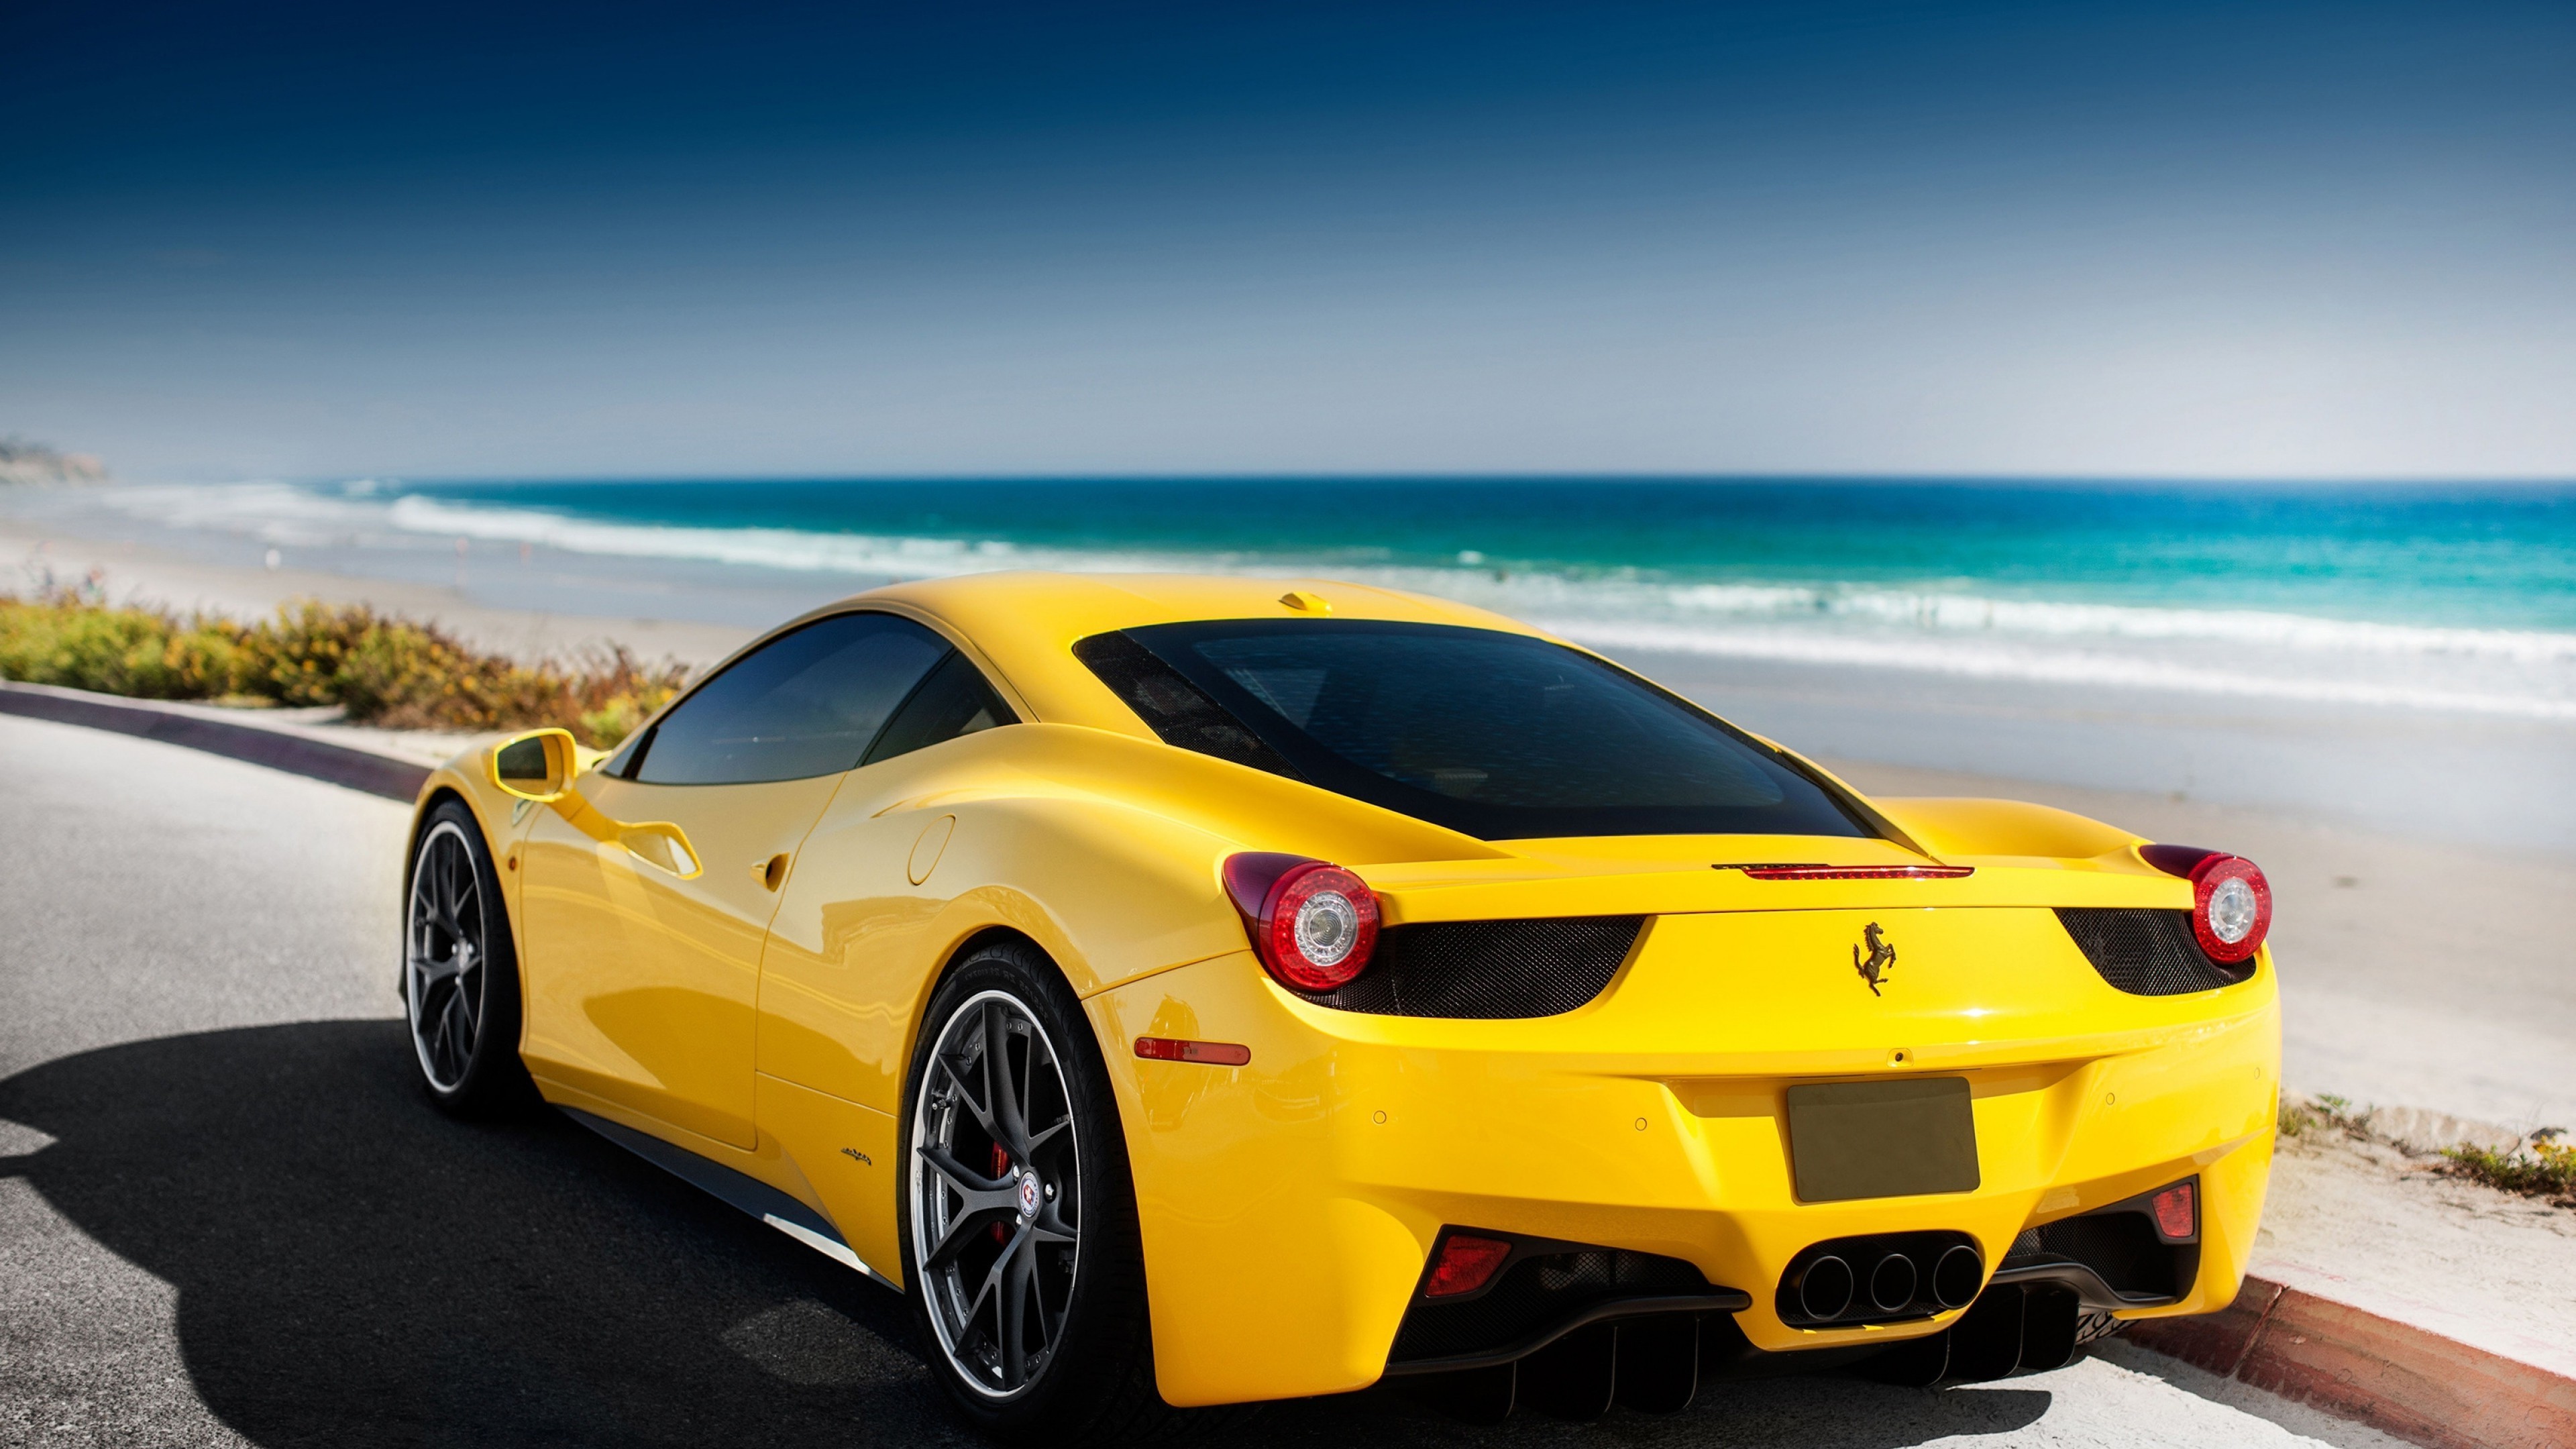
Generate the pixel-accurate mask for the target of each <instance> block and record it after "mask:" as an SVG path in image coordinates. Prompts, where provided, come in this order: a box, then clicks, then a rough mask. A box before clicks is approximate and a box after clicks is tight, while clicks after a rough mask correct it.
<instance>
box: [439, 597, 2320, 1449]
mask: <svg viewBox="0 0 2576 1449" xmlns="http://www.w3.org/2000/svg"><path fill="white" fill-rule="evenodd" d="M1281 590H1282V584H1280V583H1279V582H1275V581H1274V582H1270V583H1261V582H1258V581H1254V580H1247V579H1240V578H1190V577H1177V576H1135V577H1105V576H1066V575H1048V574H1026V573H1023V574H991V575H985V576H981V577H974V578H960V579H948V580H942V581H937V582H929V583H914V584H904V585H899V586H896V587H891V588H885V589H880V590H877V591H875V592H872V593H866V594H861V595H858V596H857V597H855V598H851V599H848V600H845V601H843V602H842V603H839V604H835V605H833V606H831V607H829V608H826V609H822V610H819V611H817V612H815V613H813V614H810V615H807V616H806V617H804V618H801V619H798V620H796V621H795V622H793V623H791V624H788V625H786V626H784V627H782V628H780V629H777V630H775V631H773V632H771V633H769V634H768V635H766V636H764V637H762V638H761V639H760V640H758V641H757V642H755V643H753V644H751V645H750V646H748V647H747V648H745V649H743V650H742V651H741V652H739V653H738V654H736V655H734V656H733V657H732V658H731V659H730V660H728V661H726V662H725V663H724V664H723V665H722V666H721V667H719V668H717V669H715V670H714V671H712V672H711V673H709V674H708V675H707V676H706V677H705V678H704V679H703V680H702V681H701V682H699V683H698V684H697V685H696V686H695V687H694V688H692V689H691V690H689V691H688V692H687V693H685V694H683V695H682V696H681V697H679V698H678V699H677V700H676V701H675V702H673V703H672V704H671V705H670V706H669V707H667V708H666V709H664V710H663V711H662V712H661V713H660V714H659V715H658V716H656V717H655V718H654V720H653V721H652V722H651V723H650V724H648V725H647V726H646V727H645V728H644V729H642V730H641V731H639V732H637V733H636V734H635V735H634V736H633V737H632V738H631V739H630V740H629V741H628V742H627V743H626V744H625V745H624V746H623V747H621V748H620V749H618V750H617V751H616V752H615V753H613V754H610V755H608V756H607V757H605V758H604V759H593V758H592V757H590V756H589V755H588V754H587V753H586V752H581V751H577V750H576V749H575V748H574V743H573V740H572V738H571V737H570V736H569V735H566V734H564V733H563V732H561V731H539V732H536V733H533V734H530V735H525V736H521V737H518V738H516V739H514V740H510V741H505V742H503V743H502V744H500V745H498V746H496V747H494V748H492V749H488V750H480V751H475V752H472V753H469V754H466V755H463V756H460V757H458V758H457V759H456V760H454V761H452V762H450V763H449V764H448V765H446V766H445V767H443V768H441V769H440V770H439V771H438V772H437V773H436V774H435V775H433V776H432V777H431V779H430V781H429V782H428V784H427V785H426V786H425V787H424V789H423V791H422V794H421V797H420V805H419V812H418V816H417V820H416V823H415V825H414V834H413V843H412V848H411V855H410V859H411V862H412V864H411V867H410V870H409V872H408V874H407V879H406V884H405V890H406V895H407V900H408V906H407V910H406V913H405V926H404V932H405V934H404V950H403V992H404V996H405V999H406V1001H407V1002H408V1006H409V1012H410V1019H411V1028H412V1039H413V1043H414V1045H415V1047H416V1055H417V1057H418V1063H419V1069H420V1074H421V1077H422V1080H423V1081H424V1082H425V1083H426V1086H427V1090H428V1093H429V1095H430V1096H431V1098H433V1099H434V1100H435V1101H436V1102H438V1103H439V1104H440V1105H441V1106H444V1107H447V1108H449V1109H451V1110H455V1111H459V1112H483V1111H492V1110H498V1109H501V1108H504V1107H507V1106H509V1105H510V1104H512V1103H514V1102H520V1101H525V1100H528V1099H529V1098H530V1097H531V1095H532V1094H533V1095H540V1096H542V1097H543V1099H544V1100H545V1101H547V1102H549V1103H552V1104H554V1105H555V1106H557V1107H559V1108H561V1109H563V1110H564V1111H566V1112H569V1113H571V1114H573V1115H574V1116H576V1117H577V1118H579V1119H580V1120H581V1121H582V1122H584V1123H586V1124H588V1125H589V1126H591V1127H593V1128H596V1129H597V1130H598V1131H599V1132H601V1133H603V1134H605V1135H607V1136H609V1137H611V1138H613V1139H615V1140H616V1141H618V1142H620V1143H622V1144H624V1145H626V1146H628V1147H630V1148H632V1149H633V1150H635V1151H636V1152H638V1153H640V1154H642V1155H644V1156H646V1157H648V1158H651V1159H653V1160H654V1161H656V1162H659V1163H661V1164H663V1165H664V1166H666V1167H668V1168H670V1169H671V1170H672V1171H674V1172H676V1173H678V1174H680V1175H681V1176H683V1177H686V1178H688V1179H689V1180H691V1181H692V1182H695V1183H697V1184H698V1185H700V1186H702V1187H705V1188H706V1189H708V1190H710V1191H712V1192H714V1193H716V1194H717V1195H719V1196H721V1197H723V1198H725V1199H727V1200H729V1201H731V1202H733V1203H735V1204H736V1205H738V1206H741V1207H743V1208H746V1209H747V1210H749V1211H750V1212H752V1213H754V1214H756V1215H758V1216H760V1217H761V1218H763V1219H765V1220H766V1221H768V1222H769V1223H770V1224H772V1225H774V1226H776V1227H777V1228H779V1229H780V1230H782V1231H784V1232H787V1233H789V1234H792V1235H794V1236H795V1237H797V1238H799V1239H802V1240H803V1241H804V1242H806V1243H808V1244H810V1245H812V1246H813V1247H815V1248H817V1249H819V1250H821V1251H823V1252H825V1253H827V1254H830V1255H831V1256H832V1257H834V1258H836V1259H839V1260H840V1261H841V1262H843V1263H845V1264H847V1265H849V1266H850V1267H852V1268H855V1269H857V1270H859V1271H860V1272H863V1273H865V1274H867V1275H868V1276H870V1277H872V1278H876V1279H878V1280H880V1281H882V1282H884V1283H885V1284H887V1285H888V1286H890V1287H894V1288H897V1289H900V1290H901V1291H903V1292H904V1293H906V1294H907V1295H908V1296H909V1297H910V1299H911V1301H912V1303H913V1305H914V1308H915V1311H916V1312H917V1314H918V1316H919V1318H920V1321H921V1326H922V1332H923V1334H924V1336H925V1340H926V1345H925V1346H926V1357H927V1359H928V1361H929V1363H930V1364H931V1366H932V1368H933V1371H934V1373H935V1374H936V1375H937V1377H938V1378H939V1379H940V1381H941V1382H942V1383H943V1384H944V1385H945V1386H946V1388H947V1390H948V1392H949V1394H950V1396H951V1397H952V1398H953V1399H954V1400H955V1402H956V1404H957V1405H958V1406H959V1408H960V1409H961V1411H962V1412H963V1413H964V1414H965V1416H966V1417H967V1418H968V1419H969V1420H971V1421H972V1422H973V1423H974V1424H975V1425H976V1426H977V1427H979V1428H981V1429H983V1430H985V1431H986V1432H988V1433H992V1434H995V1435H998V1436H1001V1437H1005V1438H1035V1437H1044V1438H1046V1439H1047V1440H1048V1441H1050V1442H1074V1443H1079V1442H1087V1441H1092V1440H1099V1439H1109V1438H1117V1437H1120V1436H1123V1435H1126V1434H1129V1433H1132V1432H1134V1431H1136V1430H1138V1429H1140V1428H1142V1427H1146V1426H1148V1425H1149V1424H1150V1423H1151V1422H1152V1421H1154V1420H1157V1419H1159V1418H1160V1417H1162V1416H1164V1415H1167V1414H1170V1413H1171V1412H1173V1406H1192V1405H1208V1404H1225V1403H1236V1402H1243V1401H1248V1400H1258V1399H1275V1398H1283V1397H1288V1396H1292V1395H1308V1394H1329V1393H1335V1392H1340V1391H1343V1390H1350V1389H1358V1388H1362V1387H1365V1386H1367V1385H1370V1384H1373V1383H1376V1382H1378V1381H1379V1380H1380V1379H1382V1378H1388V1377H1390V1376H1403V1377H1404V1378H1405V1380H1406V1381H1407V1382H1408V1383H1410V1384H1412V1385H1414V1386H1416V1387H1418V1388H1419V1389H1421V1390H1422V1391H1423V1392H1424V1393H1425V1394H1427V1395H1430V1396H1433V1397H1436V1398H1437V1399H1439V1400H1441V1401H1443V1402H1445V1403H1446V1404H1447V1405H1448V1406H1449V1407H1450V1408H1452V1409H1453V1410H1455V1411H1456V1412H1459V1413H1461V1414H1464V1415H1468V1416H1470V1417H1481V1418H1489V1419H1490V1418H1493V1417H1497V1416H1499V1415H1502V1414H1506V1413H1509V1412H1510V1411H1511V1410H1512V1408H1513V1406H1514V1405H1515V1404H1521V1405H1527V1406H1531V1407H1535V1408H1539V1409H1542V1410H1546V1411H1549V1412H1554V1413H1559V1414H1564V1415H1569V1416H1574V1417H1585V1416H1593V1415H1598V1414H1600V1413H1603V1412H1605V1411H1606V1410H1608V1409H1609V1408H1610V1407H1611V1406H1612V1405H1613V1404H1622V1405H1627V1406H1630V1407H1633V1408H1638V1409H1646V1410H1669V1409H1673V1408H1678V1407H1680V1406H1681V1405H1683V1404H1685V1403H1687V1402H1688V1401H1689V1400H1690V1398H1691V1396H1692V1394H1693V1393H1694V1391H1695V1388H1696V1386H1697V1384H1698V1383H1700V1382H1701V1381H1702V1380H1703V1379H1706V1378H1709V1377H1712V1376H1725V1375H1729V1374H1735V1373H1741V1372H1746V1371H1760V1370H1763V1369H1767V1368H1771V1367H1776V1366H1777V1365H1779V1364H1782V1363H1798V1364H1815V1365H1824V1364H1842V1363H1855V1362H1858V1363H1859V1366H1860V1368H1861V1369H1862V1371H1864V1372H1871V1373H1876V1374H1878V1375H1880V1376H1883V1377H1886V1378H1891V1379H1896V1380H1901V1381H1907V1382H1913V1383H1922V1384H1930V1383H1938V1382H1946V1381H1959V1380H1975V1379H1988V1378H1994V1377H1999V1376H2001V1375H2003V1374H2007V1373H2011V1372H2013V1371H2015V1370H2016V1369H2034V1368H2045V1367H2053V1366H2055V1365H2058V1364H2062V1363H2064V1362H2066V1361H2067V1360H2068V1359H2069V1358H2070V1357H2071V1356H2072V1355H2073V1354H2074V1353H2075V1351H2076V1348H2077V1346H2078V1344H2079V1343H2080V1342H2081V1341H2082V1340H2083V1339H2084V1338H2086V1337H2089V1336H2092V1335H2095V1334H2098V1333H2100V1332H2103V1331H2107V1330H2108V1329H2109V1328H2110V1327H2112V1326H2114V1324H2115V1323H2116V1322H2117V1321H2118V1320H2120V1319H2130V1318H2139V1317H2151V1316H2156V1315H2163V1314H2180V1313H2197V1312H2206V1311H2210V1310H2214V1309H2217V1308H2220V1307H2223V1306H2225V1305H2226V1304H2227V1303H2228V1302H2229V1300H2230V1299H2232V1298H2233V1297H2234V1296H2235V1293H2236V1290H2237V1285H2238V1279H2239V1276H2240V1275H2241V1273H2242V1272H2243V1269H2244V1265H2245V1260H2246V1255H2247V1253H2248V1251H2249V1250H2250V1248H2251V1246H2252V1244H2253V1240H2254V1228H2255V1223H2256V1221H2257V1219H2258V1218H2259V1217H2260V1215H2261V1211H2262V1205H2263V1191H2264V1184H2265V1180H2266V1177H2267V1174H2268V1170H2269V1166H2270V1161H2271V1152H2272V1136H2273V1122H2274V1118H2275V1111H2276V1101H2277V1083H2278V1068H2279V1060H2280V1029H2279V1015H2278V1005H2277V1001H2278V998H2277V993H2276V991H2275V987H2274V982H2273V978H2272V971H2271V968H2270V965H2269V964H2268V963H2269V956H2268V954H2267V953H2266V952H2265V951H2264V950H2263V949H2262V943H2263V938H2264V934H2265V931H2266V929H2267V927H2268V925H2269V921H2270V916H2271V897H2270V890H2269V887H2268V886H2267V885H2266V884H2265V882H2264V879H2263V875H2262V872H2260V871H2259V870H2257V869H2256V868H2255V867H2254V866H2253V865H2252V864H2251V863H2249V862H2247V861H2245V860H2243V859H2241V858H2238V857H2236V856H2233V855H2228V854H2225V853H2223V852H2218V851H2210V850H2197V849H2190V848H2186V847H2181V846H2172V845H2154V844H2149V843H2148V842H2146V841H2143V840H2141V839H2139V838H2138V837H2137V836H2134V835H2131V834H2129V833H2128V832H2126V831H2122V830H2118V829H2114V828H2112V827H2110V826H2106V825H2101V824H2097V823H2095V822H2094V821H2091V820H2086V819H2083V818H2080V817H2078V816H2074V815H2069V814H2066V813H2064V812H2062V811H2057V810H2051V809H2046V808H2043V807H2040V806H2036V805H2024V804H2015V803H2010V802H2005V801H1996V800H1966V799H1882V800H1869V799H1865V798H1863V797H1862V796H1861V795H1860V794H1858V793H1857V792H1855V791H1854V790H1852V789H1851V788H1850V787H1848V786H1846V785H1844V784H1843V783H1841V782H1840V781H1838V780H1836V779H1835V778H1834V777H1833V776H1831V775H1830V774H1828V773H1826V772H1825V771H1823V770H1821V769H1819V768H1817V767H1816V766H1815V765H1814V764H1812V763H1810V762H1808V761H1806V760H1803V759H1801V758H1799V757H1798V756H1797V755H1794V754H1792V753H1790V752H1789V751H1787V750H1785V749H1782V748H1780V747H1779V746H1777V745H1774V744H1772V743H1771V742H1769V741H1767V740H1764V739H1761V738H1759V737H1757V736H1754V735H1750V734H1747V733H1745V732H1743V731H1741V730H1738V729H1736V728H1734V727H1732V726H1730V725H1728V724H1726V723H1725V722H1723V721H1721V720H1719V719H1716V718H1715V717H1713V716H1711V715H1709V714H1707V713H1706V712H1704V711H1702V710H1701V709H1699V708H1698V707H1696V706H1694V705H1692V704H1691V703H1689V702H1688V701H1686V700H1683V699H1681V698H1679V697H1677V696H1675V695H1673V694H1671V693H1669V692H1667V691H1665V690H1663V689H1660V688H1658V687H1656V686H1655V685H1653V684H1651V683H1649V682H1647V681H1646V680H1644V679H1641V678H1639V677H1637V676H1636V675H1634V674H1632V673H1629V672H1628V671H1627V670H1624V669H1622V668H1620V667H1619V666H1617V665H1615V664H1612V663H1610V662H1608V661H1607V660H1604V659H1602V658H1601V657H1600V656H1598V655H1595V654H1592V653H1589V652H1587V651H1585V650H1583V649H1580V648H1577V647H1575V646H1573V645H1570V644H1567V643H1564V642H1562V641H1560V640H1557V639H1554V638H1551V637H1549V636H1548V635H1546V634H1544V633H1542V632H1540V631H1537V630H1534V629H1531V628H1528V627H1526V626H1523V625H1520V624H1517V623H1514V622H1512V621H1510V620H1508V619H1503V618H1499V617H1496V616H1494V615H1491V614H1488V613H1484V612H1482V611H1479V610H1475V609H1471V608H1467V607H1464V606H1461V605H1457V604H1452V603H1446V602H1442V601H1440V600H1436V599H1430V598H1422V597H1416V596H1412V595H1407V594H1401V593H1395V592H1390V591H1388V590H1384V589H1377V588H1368V587H1362V586H1359V585H1355V584H1347V583H1331V582H1324V581H1301V582H1298V583H1296V584H1295V585H1294V586H1293V587H1288V588H1287V590H1286V592H1284V593H1283V592H1282V591H1281Z"/></svg>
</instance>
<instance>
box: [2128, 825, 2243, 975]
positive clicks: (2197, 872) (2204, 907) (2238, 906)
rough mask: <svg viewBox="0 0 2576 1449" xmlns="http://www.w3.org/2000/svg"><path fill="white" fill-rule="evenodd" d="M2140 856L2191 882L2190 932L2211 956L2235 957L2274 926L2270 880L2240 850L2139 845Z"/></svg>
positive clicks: (2238, 958) (2218, 958)
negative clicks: (2239, 852)
mask: <svg viewBox="0 0 2576 1449" xmlns="http://www.w3.org/2000/svg"><path fill="white" fill-rule="evenodd" d="M2138 858H2139V859H2141V860H2143V861H2145V862H2146V863H2147V864H2149V865H2152V866H2154V867H2155V868H2156V869H2158V870H2160V871H2163V872H2164V873H2165V874H2167V875H2178V876H2182V877H2184V878H2185V879H2187V880H2189V881H2190V882H2191V934H2192V935H2193V936H2194V937H2195V938H2196V939H2198V940H2199V942H2200V949H2201V950H2202V951H2203V952H2204V953H2206V954H2207V955H2208V957H2209V959H2211V960H2212V961H2225V962H2229V963H2234V962H2237V961H2243V960H2246V959H2248V958H2250V957H2252V956H2253V954H2254V953H2255V952H2256V951H2259V950H2261V949H2262V948H2263V938H2264V937H2265V936H2267V935H2270V934H2271V931H2272V883H2271V882H2270V881H2268V880H2265V879H2264V878H2263V868H2262V867H2261V866H2258V865H2256V864H2255V863H2254V862H2252V861H2250V860H2247V859H2246V858H2245V857H2243V856H2241V855H2229V854H2228V853H2227V852H2226V851H2223V850H2203V849H2201V848H2200V847H2199V846H2196V845H2141V846H2139V847H2138Z"/></svg>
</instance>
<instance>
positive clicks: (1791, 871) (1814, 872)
mask: <svg viewBox="0 0 2576 1449" xmlns="http://www.w3.org/2000/svg"><path fill="white" fill-rule="evenodd" d="M1710 868H1711V869H1713V870H1740V871H1742V872H1744V877H1745V879H1747V880H1957V879H1959V878H1960V877H1961V876H1970V875H1975V874H1976V873H1977V868H1976V867H1975V866H1973V865H1720V866H1712V867H1710Z"/></svg>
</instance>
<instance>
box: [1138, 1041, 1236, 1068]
mask: <svg viewBox="0 0 2576 1449" xmlns="http://www.w3.org/2000/svg"><path fill="white" fill-rule="evenodd" d="M1136 1055H1138V1056H1140V1057H1143V1058H1144V1059H1145V1060H1147V1061H1149V1062H1205V1063H1206V1064H1208V1065H1209V1066H1212V1067H1240V1066H1244V1065H1246V1064H1248V1063H1250V1062H1251V1060H1252V1048H1250V1047H1248V1046H1237V1045H1235V1044H1234V1043H1232V1042H1228V1041H1181V1040H1179V1039H1177V1038H1174V1037H1168V1036H1140V1037H1138V1038H1136Z"/></svg>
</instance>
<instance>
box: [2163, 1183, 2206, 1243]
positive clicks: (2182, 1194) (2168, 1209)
mask: <svg viewBox="0 0 2576 1449" xmlns="http://www.w3.org/2000/svg"><path fill="white" fill-rule="evenodd" d="M2153 1206H2154V1208H2155V1214H2156V1231H2157V1232H2160V1233H2162V1234H2164V1235H2165V1236H2166V1237H2168V1238H2188V1237H2190V1236H2192V1235H2193V1234H2194V1233H2197V1232H2199V1231H2200V1202H2199V1194H2197V1193H2195V1192H2193V1191H2192V1187H2191V1184H2190V1183H2187V1182H2177V1183H2175V1184H2174V1185H2173V1186H2171V1187H2169V1188H2166V1189H2165V1190H2164V1191H2162V1192H2160V1193H2157V1194H2156V1197H2155V1202H2154V1204H2153Z"/></svg>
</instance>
